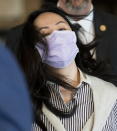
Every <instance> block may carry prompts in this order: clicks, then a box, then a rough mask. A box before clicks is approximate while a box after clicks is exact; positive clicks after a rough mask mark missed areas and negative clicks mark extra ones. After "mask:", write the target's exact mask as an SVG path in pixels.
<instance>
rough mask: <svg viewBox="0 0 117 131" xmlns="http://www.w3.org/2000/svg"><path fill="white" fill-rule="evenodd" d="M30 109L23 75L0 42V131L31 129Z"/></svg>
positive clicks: (27, 130) (26, 130) (24, 130)
mask: <svg viewBox="0 0 117 131" xmlns="http://www.w3.org/2000/svg"><path fill="white" fill-rule="evenodd" d="M31 126H32V110H31V103H30V99H29V93H28V91H27V85H26V83H25V80H24V76H23V74H22V73H21V71H20V69H19V67H18V65H17V63H16V61H15V58H14V57H13V56H12V54H11V53H10V52H9V51H8V50H7V49H6V48H4V47H3V46H2V45H1V44H0V131H31Z"/></svg>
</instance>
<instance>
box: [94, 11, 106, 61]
mask: <svg viewBox="0 0 117 131" xmlns="http://www.w3.org/2000/svg"><path fill="white" fill-rule="evenodd" d="M93 22H94V29H95V35H96V37H97V38H98V39H99V40H98V41H97V42H98V45H97V48H96V57H97V61H99V60H100V59H101V57H102V55H103V51H102V49H103V48H104V42H103V36H104V34H105V33H106V31H107V25H106V24H105V23H104V20H103V16H102V14H101V13H100V12H98V11H97V10H96V9H94V20H93Z"/></svg>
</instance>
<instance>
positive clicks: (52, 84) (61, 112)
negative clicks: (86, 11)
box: [9, 8, 117, 131]
mask: <svg viewBox="0 0 117 131" xmlns="http://www.w3.org/2000/svg"><path fill="white" fill-rule="evenodd" d="M76 43H77V44H76ZM77 45H78V41H77V38H76V35H75V32H74V27H72V26H71V24H70V23H69V21H68V20H67V18H66V17H65V14H64V12H62V11H61V10H59V9H56V8H50V9H49V8H48V9H43V10H40V11H35V12H33V13H32V14H31V15H30V16H29V18H28V20H27V22H26V23H25V24H24V29H23V34H22V39H21V41H20V45H18V46H17V50H16V52H17V53H16V56H17V58H18V60H19V63H20V64H21V66H22V68H23V70H24V72H25V74H26V77H27V81H28V83H29V87H30V93H31V96H32V100H33V104H34V111H35V122H34V124H33V130H34V131H37V130H39V131H40V130H44V131H45V130H49V131H55V130H56V131H65V130H66V131H81V130H83V131H111V130H113V131H116V129H117V128H116V127H117V123H116V121H117V102H116V99H117V93H116V92H117V89H116V87H115V86H114V85H112V84H111V83H108V82H106V81H103V80H101V79H99V78H96V77H93V76H89V75H87V74H85V73H83V72H82V71H81V70H83V71H85V72H87V73H89V74H92V75H95V76H98V77H100V78H103V79H105V80H106V78H107V81H110V79H109V78H110V77H107V76H105V74H104V73H100V71H101V68H100V70H96V68H94V66H95V67H98V66H99V65H98V64H97V63H96V62H95V61H94V63H95V64H94V63H93V67H92V64H91V63H90V60H89V61H88V62H86V59H84V57H82V55H81V54H82V50H83V49H82V48H81V47H80V49H79V48H78V47H77ZM14 46H15V45H14ZM9 47H10V46H9ZM11 48H12V47H11ZM83 52H84V50H83ZM76 55H78V56H77V58H76V60H77V63H78V66H79V67H80V69H81V70H80V69H79V68H78V67H77V65H76V62H75V57H76ZM91 61H92V59H91ZM84 64H87V66H89V68H90V70H91V71H89V70H88V71H87V70H86V68H85V65H84ZM97 65H98V66H97ZM102 67H103V66H102ZM94 69H95V70H96V71H94ZM92 70H93V72H92Z"/></svg>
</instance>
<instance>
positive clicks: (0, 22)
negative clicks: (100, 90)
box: [0, 0, 117, 43]
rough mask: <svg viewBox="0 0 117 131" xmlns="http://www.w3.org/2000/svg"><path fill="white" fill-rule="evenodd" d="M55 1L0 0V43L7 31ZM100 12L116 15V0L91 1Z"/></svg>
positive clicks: (3, 40)
mask: <svg viewBox="0 0 117 131" xmlns="http://www.w3.org/2000/svg"><path fill="white" fill-rule="evenodd" d="M48 1H49V2H50V1H51V2H56V1H57V0H0V43H3V42H5V38H6V34H7V31H8V30H9V29H10V28H12V27H14V26H16V25H18V24H21V23H23V22H24V21H25V19H26V18H27V16H28V14H29V13H30V12H32V11H34V10H36V9H39V8H40V6H41V5H42V4H43V3H44V2H48ZM93 3H94V5H95V6H96V7H97V8H99V9H100V10H104V11H106V12H110V13H111V14H115V15H117V0H93Z"/></svg>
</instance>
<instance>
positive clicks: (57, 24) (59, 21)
mask: <svg viewBox="0 0 117 131" xmlns="http://www.w3.org/2000/svg"><path fill="white" fill-rule="evenodd" d="M61 23H64V24H66V22H65V21H59V22H57V23H56V24H55V25H58V24H61Z"/></svg>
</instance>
